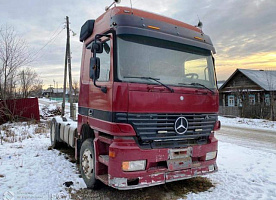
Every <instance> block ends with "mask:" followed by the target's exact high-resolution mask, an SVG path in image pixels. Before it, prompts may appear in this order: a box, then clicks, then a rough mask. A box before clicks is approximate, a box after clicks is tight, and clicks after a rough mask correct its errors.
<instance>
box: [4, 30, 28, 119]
mask: <svg viewBox="0 0 276 200" xmlns="http://www.w3.org/2000/svg"><path fill="white" fill-rule="evenodd" d="M30 62H31V59H30V54H29V52H28V49H27V45H26V43H25V41H24V40H23V39H22V38H20V37H19V36H18V35H17V34H16V33H15V31H14V29H13V28H12V27H10V26H8V25H5V26H1V27H0V100H2V101H1V105H0V118H1V117H6V118H8V119H9V120H13V111H12V109H10V108H8V105H7V102H6V100H8V99H12V98H15V88H16V80H15V79H16V73H17V70H18V69H19V68H20V67H22V66H24V65H27V64H29V63H30Z"/></svg>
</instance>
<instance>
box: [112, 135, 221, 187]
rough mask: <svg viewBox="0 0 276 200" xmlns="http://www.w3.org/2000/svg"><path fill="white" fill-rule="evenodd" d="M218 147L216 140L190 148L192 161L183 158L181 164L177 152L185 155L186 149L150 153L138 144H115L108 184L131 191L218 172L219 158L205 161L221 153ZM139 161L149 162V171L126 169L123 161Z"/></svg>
mask: <svg viewBox="0 0 276 200" xmlns="http://www.w3.org/2000/svg"><path fill="white" fill-rule="evenodd" d="M217 145H218V141H217V140H216V139H215V138H214V137H213V138H212V139H211V140H210V143H209V144H204V145H195V146H191V147H187V148H186V149H187V151H186V153H187V155H186V158H187V157H188V158H190V161H191V162H185V161H184V162H182V160H181V158H180V161H179V162H178V160H179V158H178V157H177V156H178V154H177V153H178V152H177V150H180V151H181V152H182V153H183V151H182V150H183V149H185V148H183V149H166V148H164V149H148V150H146V149H140V148H139V146H137V144H136V143H135V141H131V140H129V141H123V140H121V141H114V142H113V143H112V144H111V145H110V147H109V151H112V152H114V155H116V156H115V157H114V158H109V167H108V181H107V182H108V185H109V186H111V187H113V188H116V189H119V190H128V189H136V188H143V187H149V186H154V185H160V184H164V183H168V182H172V181H178V180H184V179H189V178H192V177H196V176H201V175H205V174H208V173H213V172H216V171H217V170H218V167H217V164H216V158H214V159H212V160H205V158H206V153H208V152H213V151H217ZM172 153H173V154H174V156H175V157H173V156H172ZM184 153H185V150H184ZM135 160H146V161H147V164H146V169H145V170H142V171H135V172H125V171H123V170H122V162H123V161H135ZM184 160H185V159H184ZM171 161H173V162H171ZM174 161H175V162H174Z"/></svg>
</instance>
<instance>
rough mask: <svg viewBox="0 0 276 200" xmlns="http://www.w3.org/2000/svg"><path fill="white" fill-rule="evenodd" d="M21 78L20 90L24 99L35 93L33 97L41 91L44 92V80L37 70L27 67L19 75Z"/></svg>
mask: <svg viewBox="0 0 276 200" xmlns="http://www.w3.org/2000/svg"><path fill="white" fill-rule="evenodd" d="M18 77H19V85H20V86H19V88H20V90H19V91H20V94H21V97H22V98H28V97H30V95H31V94H32V93H33V95H34V94H35V93H36V94H35V95H38V94H39V90H40V91H41V90H42V83H43V82H42V80H41V79H40V78H39V76H38V74H37V73H36V72H35V70H33V69H31V68H29V67H27V68H24V69H22V70H21V71H20V72H19V73H18Z"/></svg>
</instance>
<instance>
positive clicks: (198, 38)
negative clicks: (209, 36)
mask: <svg viewBox="0 0 276 200" xmlns="http://www.w3.org/2000/svg"><path fill="white" fill-rule="evenodd" d="M194 38H195V39H197V40H201V41H203V40H204V39H203V38H201V37H194Z"/></svg>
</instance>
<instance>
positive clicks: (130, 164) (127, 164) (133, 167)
mask: <svg viewBox="0 0 276 200" xmlns="http://www.w3.org/2000/svg"><path fill="white" fill-rule="evenodd" d="M145 168H146V160H136V161H124V162H122V169H123V171H127V172H131V171H140V170H145Z"/></svg>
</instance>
